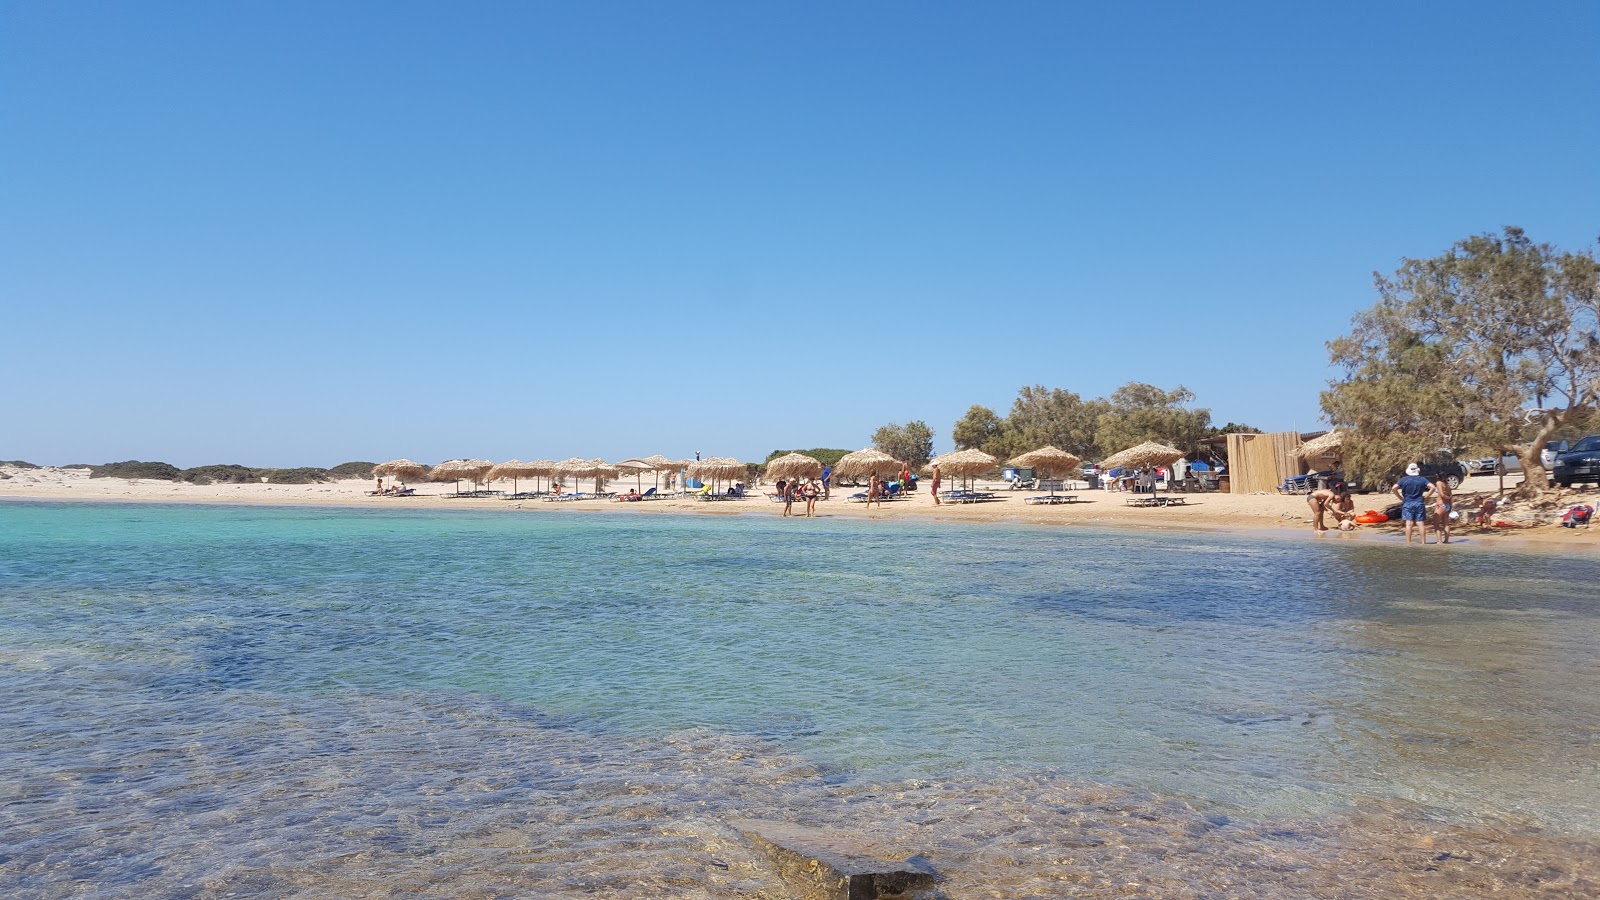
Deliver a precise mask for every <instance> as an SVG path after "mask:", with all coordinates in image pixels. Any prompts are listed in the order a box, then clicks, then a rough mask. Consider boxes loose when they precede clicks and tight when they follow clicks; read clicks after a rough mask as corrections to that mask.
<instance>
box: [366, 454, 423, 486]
mask: <svg viewBox="0 0 1600 900" xmlns="http://www.w3.org/2000/svg"><path fill="white" fill-rule="evenodd" d="M372 474H373V475H387V476H388V477H390V478H397V479H399V480H401V481H421V480H422V477H423V476H424V475H427V474H428V467H427V466H425V465H423V464H422V463H414V462H412V461H411V460H409V459H391V460H389V461H388V462H386V463H378V464H377V465H375V466H373V467H372Z"/></svg>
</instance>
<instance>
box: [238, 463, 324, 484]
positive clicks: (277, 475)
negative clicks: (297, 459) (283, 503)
mask: <svg viewBox="0 0 1600 900" xmlns="http://www.w3.org/2000/svg"><path fill="white" fill-rule="evenodd" d="M252 471H253V472H254V473H255V474H256V477H258V478H265V479H267V481H268V482H269V483H271V484H321V483H322V482H324V481H331V480H332V479H331V478H329V477H328V470H327V469H321V468H317V467H315V466H306V467H304V468H299V469H254V470H252Z"/></svg>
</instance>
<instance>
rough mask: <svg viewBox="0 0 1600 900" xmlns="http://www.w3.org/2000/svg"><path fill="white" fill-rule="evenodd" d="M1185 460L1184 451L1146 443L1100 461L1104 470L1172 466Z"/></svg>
mask: <svg viewBox="0 0 1600 900" xmlns="http://www.w3.org/2000/svg"><path fill="white" fill-rule="evenodd" d="M1180 459H1183V451H1182V450H1179V449H1177V448H1176V447H1168V446H1167V445H1166V444H1158V443H1156V442H1155V441H1145V442H1144V443H1142V444H1139V445H1137V446H1133V447H1129V448H1128V449H1126V450H1123V451H1121V452H1120V453H1113V454H1111V455H1110V456H1108V457H1106V458H1105V459H1103V460H1101V461H1100V467H1101V468H1102V469H1115V468H1118V467H1120V466H1170V465H1172V464H1173V463H1175V462H1177V461H1178V460H1180Z"/></svg>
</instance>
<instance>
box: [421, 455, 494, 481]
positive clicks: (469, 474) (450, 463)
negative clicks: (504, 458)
mask: <svg viewBox="0 0 1600 900" xmlns="http://www.w3.org/2000/svg"><path fill="white" fill-rule="evenodd" d="M492 468H494V463H492V462H489V461H488V460H487V459H451V460H446V461H445V462H442V463H439V464H438V465H437V466H434V467H433V471H431V472H429V473H428V478H430V479H431V480H433V481H459V480H461V479H463V478H470V479H472V480H473V481H474V482H478V481H482V480H483V476H485V475H487V474H489V470H490V469H492Z"/></svg>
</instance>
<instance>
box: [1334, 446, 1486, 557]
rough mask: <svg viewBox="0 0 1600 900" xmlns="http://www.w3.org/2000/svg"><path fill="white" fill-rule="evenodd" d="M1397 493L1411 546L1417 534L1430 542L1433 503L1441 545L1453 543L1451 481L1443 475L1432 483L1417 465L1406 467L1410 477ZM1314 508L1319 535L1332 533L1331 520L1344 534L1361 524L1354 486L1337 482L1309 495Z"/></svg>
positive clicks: (1402, 479)
mask: <svg viewBox="0 0 1600 900" xmlns="http://www.w3.org/2000/svg"><path fill="white" fill-rule="evenodd" d="M1394 494H1395V496H1396V497H1398V498H1399V499H1400V520H1401V521H1402V522H1404V523H1405V532H1406V543H1408V544H1409V543H1411V535H1412V533H1413V531H1416V532H1418V533H1419V537H1420V540H1421V542H1422V543H1424V544H1426V543H1427V542H1428V507H1429V501H1432V506H1433V511H1434V513H1435V515H1436V517H1437V521H1438V524H1437V526H1436V527H1437V528H1438V530H1439V543H1441V544H1448V543H1450V519H1451V518H1452V516H1453V515H1454V514H1455V494H1454V493H1453V492H1452V491H1451V489H1450V482H1448V481H1446V480H1445V476H1444V475H1443V474H1442V473H1441V474H1439V475H1437V476H1435V477H1434V479H1433V480H1431V481H1430V480H1429V479H1427V478H1426V477H1424V476H1423V475H1422V467H1421V466H1419V465H1417V464H1416V463H1412V464H1410V465H1408V466H1406V474H1405V475H1403V476H1401V477H1400V479H1399V480H1398V481H1396V482H1395V485H1394ZM1306 502H1307V503H1308V504H1310V505H1311V527H1312V529H1313V530H1314V531H1316V533H1317V534H1324V533H1326V532H1327V531H1328V526H1327V517H1329V516H1331V517H1332V518H1333V525H1334V527H1335V528H1337V529H1339V530H1340V531H1351V530H1354V529H1355V528H1356V527H1357V526H1359V525H1360V523H1359V522H1357V521H1356V504H1355V500H1354V499H1353V498H1352V497H1351V496H1350V485H1348V484H1346V483H1344V482H1343V481H1336V482H1334V483H1333V484H1331V485H1329V486H1328V487H1325V488H1319V489H1317V490H1315V491H1312V492H1311V493H1310V494H1309V495H1307V496H1306Z"/></svg>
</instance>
